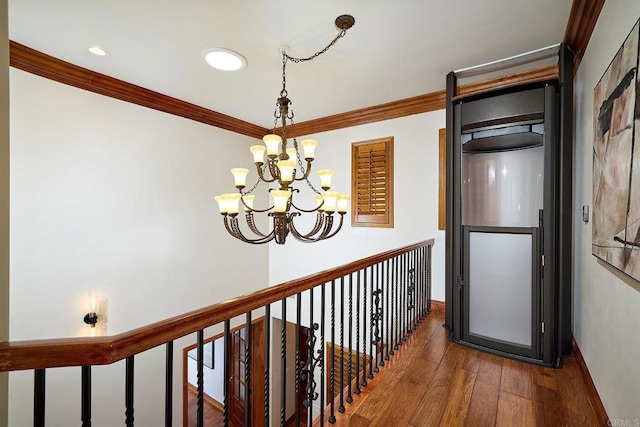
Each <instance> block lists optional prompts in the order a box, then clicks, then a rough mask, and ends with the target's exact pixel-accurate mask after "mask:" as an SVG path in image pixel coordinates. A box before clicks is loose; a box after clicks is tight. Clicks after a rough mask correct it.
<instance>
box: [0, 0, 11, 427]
mask: <svg viewBox="0 0 640 427" xmlns="http://www.w3.org/2000/svg"><path fill="white" fill-rule="evenodd" d="M7 339H9V34H8V19H7V1H6V0H0V342H1V341H6V340H7ZM8 377H9V376H8V375H7V374H6V373H2V374H0V425H6V424H7V398H8V397H7V387H8Z"/></svg>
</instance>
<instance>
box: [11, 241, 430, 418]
mask: <svg viewBox="0 0 640 427" xmlns="http://www.w3.org/2000/svg"><path fill="white" fill-rule="evenodd" d="M433 244H434V240H433V239H429V240H426V241H422V242H419V243H416V244H412V245H408V246H405V247H402V248H398V249H394V250H390V251H387V252H383V253H380V254H377V255H373V256H370V257H367V258H364V259H361V260H358V261H354V262H351V263H348V264H346V265H343V266H340V267H336V268H332V269H329V270H325V271H321V272H318V273H315V274H312V275H309V276H306V277H303V278H300V279H296V280H292V281H289V282H286V283H282V284H280V285H277V286H273V287H269V288H266V289H262V290H260V291H257V292H254V293H252V294H248V295H245V296H242V297H239V298H234V299H231V300H228V301H224V302H221V303H218V304H214V305H211V306H208V307H205V308H202V309H199V310H195V311H192V312H189V313H185V314H182V315H179V316H176V317H172V318H169V319H166V320H163V321H160V322H157V323H153V324H150V325H146V326H143V327H140V328H137V329H134V330H131V331H128V332H124V333H121V334H118V335H113V336H105V337H91V338H67V339H48V340H35V341H16V342H2V343H0V372H8V371H19V370H33V371H34V392H33V401H34V406H33V424H34V426H37V427H40V426H44V425H45V421H46V417H45V402H46V393H45V389H46V386H45V385H46V370H47V369H51V368H59V367H79V368H80V371H81V394H80V396H79V401H80V408H81V422H82V424H81V425H82V426H90V425H91V423H92V411H91V408H92V401H91V390H92V369H93V367H94V366H97V365H110V364H113V363H115V362H117V361H120V360H125V373H124V376H125V381H124V383H125V399H124V400H125V402H124V422H125V425H126V426H133V425H134V361H135V357H136V356H137V355H139V354H140V353H143V352H145V351H147V350H150V349H153V348H155V347H158V346H162V345H164V346H165V349H166V350H165V352H166V356H165V360H166V370H165V376H166V381H165V401H164V412H165V416H164V418H165V426H171V425H172V419H173V409H174V402H173V400H174V399H173V377H174V375H173V368H174V362H173V345H174V341H175V340H177V339H179V338H181V337H185V336H187V335H189V334H196V341H197V358H196V359H197V402H198V405H197V415H196V418H197V425H198V426H199V427H200V426H203V425H204V399H203V394H204V379H203V369H204V367H203V354H204V342H205V337H204V330H205V328H209V327H212V326H215V325H222V327H223V330H224V333H223V339H224V349H225V350H224V358H223V359H224V360H223V361H222V363H223V367H224V381H223V388H224V402H223V405H224V425H225V426H229V425H232V421H231V419H230V415H231V408H230V405H231V402H230V397H231V396H230V393H231V390H230V388H231V381H232V366H231V358H230V349H231V345H232V343H231V340H232V338H233V337H232V332H231V320H232V319H234V318H236V317H238V316H243V317H244V319H245V321H246V323H245V324H246V325H252V323H253V316H254V314H256V313H258V314H262V315H263V322H262V323H263V324H264V329H263V331H262V332H263V333H264V335H263V338H262V343H263V344H264V350H263V351H262V355H261V357H258V354H257V353H259V351H258V352H256V347H255V345H254V343H253V340H254V334H255V331H254V330H253V329H254V328H251V327H250V328H246V333H245V336H244V344H243V345H244V348H243V356H244V361H245V363H246V367H245V369H244V375H245V377H244V378H243V384H244V385H245V387H246V390H245V392H244V393H243V400H244V402H243V403H244V414H245V416H244V423H243V424H244V425H246V426H251V425H256V426H258V425H260V426H262V425H264V426H270V425H281V426H284V425H285V424H288V423H290V422H292V421H295V425H309V426H311V425H314V423H315V424H318V425H321V426H324V425H325V423H326V422H328V423H334V422H335V420H336V415H337V412H344V411H345V404H349V403H351V402H353V398H354V395H357V394H360V393H361V391H362V387H366V386H367V385H368V382H369V381H370V380H371V379H373V378H374V376H375V375H376V374H377V373H378V372H379V371H380V368H381V367H383V366H385V363H386V362H387V361H388V360H389V359H390V358H391V357H393V355H394V354H395V352H396V351H397V350H398V348H399V347H400V346H402V344H403V343H404V342H405V341H406V339H407V338H408V337H409V335H410V334H411V333H412V332H413V331H414V330H415V328H416V327H417V326H418V324H419V323H420V322H421V321H422V320H423V319H424V317H425V316H426V315H427V314H428V313H429V312H430V311H431V254H432V247H433ZM276 320H277V321H278V323H279V326H280V330H279V331H274V330H273V328H274V327H275V324H276ZM287 327H293V328H295V331H296V338H295V342H294V343H290V342H289V343H288V342H287ZM303 330H304V331H307V332H306V339H304V337H303V338H302V339H301V331H303ZM258 332H260V331H258ZM277 332H279V336H278V334H277ZM274 343H275V344H277V345H273V344H274ZM327 343H330V344H331V348H333V349H334V350H335V349H336V348H338V350H337V351H333V354H332V355H331V357H330V359H329V358H328V357H327V355H326V345H327ZM290 345H293V346H294V350H295V360H287V346H290ZM278 346H279V347H280V351H279V352H276V354H274V352H273V350H272V348H274V347H278ZM336 354H337V356H336ZM303 356H305V357H304V359H306V360H303ZM277 358H279V359H280V360H279V361H278V360H277ZM336 359H338V360H337V361H336ZM254 362H256V366H257V365H258V363H257V362H259V365H260V370H261V371H260V372H257V371H256V366H253V364H254ZM292 362H293V363H292ZM290 366H293V369H292V370H291V369H289V372H293V379H291V378H290V379H289V383H290V382H294V383H295V387H294V388H293V389H290V388H289V387H287V384H288V381H287V372H288V369H287V368H289V367H290ZM270 367H273V368H278V367H279V369H274V372H273V373H272V372H271V371H270ZM277 371H279V372H277ZM326 372H329V375H328V376H327V375H326ZM274 375H278V376H279V381H280V384H281V386H280V387H279V388H280V389H279V390H275V387H273V386H272V385H271V383H272V381H273V380H274ZM256 378H260V381H259V383H260V386H261V387H262V389H261V390H257V389H256V388H255V387H254V385H255V384H256ZM258 391H259V392H260V393H259V395H260V399H259V400H258V401H256V399H253V398H252V397H253V396H254V394H256V393H258ZM276 393H279V396H278V397H279V399H278V401H279V402H280V404H279V407H277V408H276V407H274V406H275V405H274V403H273V401H274V399H273V396H274V395H275V394H276ZM290 393H293V394H295V402H299V404H295V405H289V406H287V394H290ZM300 402H301V403H300ZM291 406H293V408H292V407H291ZM336 411H337V412H336ZM325 418H326V419H325ZM97 423H98V424H100V425H102V424H103V422H100V421H99V422H97Z"/></svg>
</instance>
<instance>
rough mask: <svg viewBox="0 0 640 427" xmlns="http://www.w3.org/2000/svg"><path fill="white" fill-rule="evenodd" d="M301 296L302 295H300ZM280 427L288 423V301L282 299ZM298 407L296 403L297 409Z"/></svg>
mask: <svg viewBox="0 0 640 427" xmlns="http://www.w3.org/2000/svg"><path fill="white" fill-rule="evenodd" d="M298 295H300V294H298ZM280 375H281V378H280V381H281V383H280V384H281V386H280V396H281V399H282V400H280V402H281V403H280V426H281V427H284V425H285V423H286V422H287V418H286V414H287V413H286V411H287V299H286V298H283V299H282V327H281V329H280ZM297 406H298V404H297V402H296V407H297Z"/></svg>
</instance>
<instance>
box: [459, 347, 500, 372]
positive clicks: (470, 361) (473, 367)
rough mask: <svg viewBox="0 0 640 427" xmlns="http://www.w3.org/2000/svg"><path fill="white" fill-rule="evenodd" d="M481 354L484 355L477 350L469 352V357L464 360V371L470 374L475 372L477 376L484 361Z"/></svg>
mask: <svg viewBox="0 0 640 427" xmlns="http://www.w3.org/2000/svg"><path fill="white" fill-rule="evenodd" d="M481 354H482V353H480V352H479V351H477V350H472V349H470V350H469V351H467V356H466V357H465V358H464V363H463V364H462V369H464V370H467V371H469V372H475V373H476V374H477V373H478V369H480V362H481V361H482V358H481V357H480V355H481ZM501 369H502V368H501Z"/></svg>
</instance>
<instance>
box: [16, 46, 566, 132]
mask: <svg viewBox="0 0 640 427" xmlns="http://www.w3.org/2000/svg"><path fill="white" fill-rule="evenodd" d="M9 43H10V46H9V47H10V50H9V51H10V65H11V66H12V67H14V68H17V69H19V70H22V71H26V72H28V73H32V74H35V75H38V76H41V77H44V78H47V79H51V80H54V81H56V82H59V83H63V84H67V85H70V86H74V87H77V88H80V89H85V90H88V91H90V92H94V93H98V94H100V95H104V96H108V97H111V98H115V99H119V100H121V101H126V102H131V103H133V104H137V105H141V106H143V107H148V108H152V109H154V110H158V111H162V112H165V113H168V114H173V115H176V116H179V117H184V118H187V119H190V120H195V121H197V122H200V123H204V124H207V125H210V126H215V127H218V128H221V129H226V130H229V131H232V132H236V133H239V134H242V135H247V136H250V137H252V138H262V136H264V135H265V134H267V133H271V130H270V129H267V128H263V127H261V126H257V125H254V124H252V123H249V122H245V121H243V120H240V119H236V118H234V117H231V116H228V115H226V114H222V113H219V112H217V111H213V110H209V109H207V108H204V107H200V106H198V105H195V104H191V103H188V102H185V101H182V100H179V99H176V98H172V97H170V96H167V95H163V94H161V93H158V92H154V91H151V90H149V89H145V88H143V87H140V86H136V85H133V84H131V83H127V82H125V81H122V80H118V79H115V78H113V77H109V76H107V75H104V74H100V73H97V72H95V71H92V70H89V69H87V68H83V67H79V66H77V65H74V64H71V63H69V62H66V61H62V60H60V59H57V58H54V57H53V56H50V55H47V54H45V53H42V52H39V51H37V50H34V49H31V48H29V47H27V46H24V45H21V44H19V43H16V42H14V41H10V42H9ZM557 74H558V70H557V66H550V67H543V68H539V69H535V70H529V71H524V72H521V73H516V74H511V75H507V76H503V77H498V78H495V79H491V80H487V81H484V82H479V83H472V84H469V85H465V86H462V87H460V91H459V92H460V94H464V95H468V94H471V93H475V92H480V91H485V90H490V89H494V88H496V87H502V86H505V85H511V84H518V83H523V82H528V81H533V80H539V79H546V78H552V77H556V76H557ZM445 98H446V97H445V92H444V91H437V92H432V93H427V94H425V95H419V96H414V97H411V98H405V99H401V100H398V101H393V102H387V103H385V104H379V105H374V106H371V107H366V108H361V109H358V110H353V111H347V112H345V113H340V114H334V115H332V116H327V117H321V118H318V119H314V120H309V121H306V122H300V123H296V124H295V125H292V126H290V127H289V128H288V132H289V134H290V135H292V136H298V135H309V134H313V133H318V132H326V131H330V130H335V129H342V128H347V127H352V126H358V125H362V124H367V123H374V122H379V121H383V120H390V119H395V118H399V117H404V116H410V115H413V114H421V113H426V112H430V111H436V110H442V109H443V108H444V107H445ZM276 132H277V131H276Z"/></svg>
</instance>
